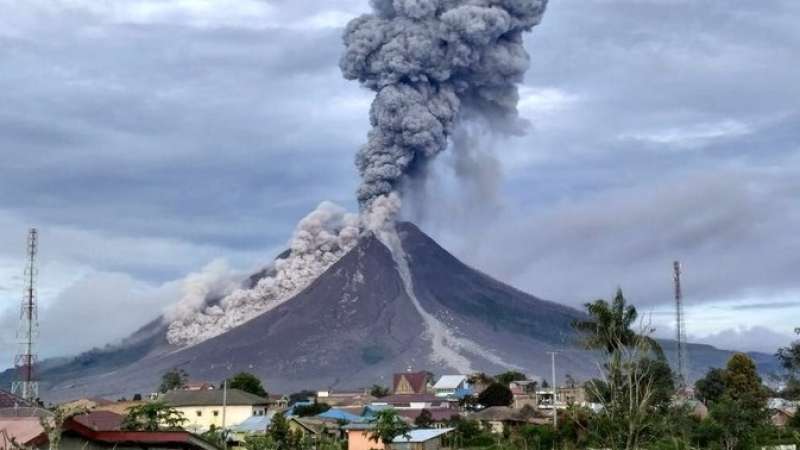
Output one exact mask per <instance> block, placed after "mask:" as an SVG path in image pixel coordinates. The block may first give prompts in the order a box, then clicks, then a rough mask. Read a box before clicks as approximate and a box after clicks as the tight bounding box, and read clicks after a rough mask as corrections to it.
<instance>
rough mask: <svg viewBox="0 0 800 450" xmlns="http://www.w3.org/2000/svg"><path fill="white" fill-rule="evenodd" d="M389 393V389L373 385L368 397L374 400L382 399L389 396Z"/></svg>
mask: <svg viewBox="0 0 800 450" xmlns="http://www.w3.org/2000/svg"><path fill="white" fill-rule="evenodd" d="M390 392H391V391H390V390H389V388H387V387H385V386H381V385H379V384H373V385H372V388H371V389H370V390H369V395H371V396H373V397H375V398H383V397H386V396H388V395H389V393H390Z"/></svg>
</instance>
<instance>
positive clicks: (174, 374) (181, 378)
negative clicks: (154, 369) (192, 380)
mask: <svg viewBox="0 0 800 450" xmlns="http://www.w3.org/2000/svg"><path fill="white" fill-rule="evenodd" d="M188 381H189V374H188V373H186V371H185V370H183V369H171V370H168V371H167V372H166V373H165V374H164V375H162V376H161V385H160V386H159V387H158V392H161V393H162V394H163V393H165V392H169V391H172V390H175V389H180V388H182V387H184V386H186V383H187V382H188Z"/></svg>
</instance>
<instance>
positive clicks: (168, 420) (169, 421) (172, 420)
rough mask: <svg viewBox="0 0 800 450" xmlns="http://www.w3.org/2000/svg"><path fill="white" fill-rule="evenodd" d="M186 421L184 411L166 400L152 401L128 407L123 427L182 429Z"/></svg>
mask: <svg viewBox="0 0 800 450" xmlns="http://www.w3.org/2000/svg"><path fill="white" fill-rule="evenodd" d="M184 422H186V418H185V417H183V413H181V412H180V411H178V410H176V409H175V408H171V407H169V406H168V405H167V404H166V403H164V402H150V403H145V404H143V405H138V406H132V407H130V408H128V414H127V415H126V416H125V419H124V420H123V421H122V429H124V430H128V431H162V430H180V429H181V427H182V426H183V424H184Z"/></svg>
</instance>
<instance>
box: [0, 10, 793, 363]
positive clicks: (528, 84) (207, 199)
mask: <svg viewBox="0 0 800 450" xmlns="http://www.w3.org/2000/svg"><path fill="white" fill-rule="evenodd" d="M6 3H8V4H4V8H3V11H4V14H3V17H0V61H2V62H3V70H2V71H0V157H1V158H2V160H3V164H0V179H1V180H3V181H2V189H0V211H1V212H2V216H0V217H2V218H1V219H0V244H2V245H0V262H2V263H3V266H2V267H3V268H5V267H6V266H9V265H10V267H13V266H15V265H16V266H18V267H19V268H20V270H21V268H22V260H21V257H20V254H19V253H20V252H19V245H18V244H19V242H22V241H23V240H24V233H25V228H26V227H27V226H29V225H34V224H37V225H40V226H41V227H42V228H43V238H46V239H45V240H44V241H43V245H44V247H43V252H45V254H43V257H45V258H47V264H49V266H50V267H51V269H50V270H49V271H48V272H46V273H43V280H42V283H43V284H46V286H45V287H46V289H45V292H44V293H43V296H44V298H43V301H44V302H45V303H46V304H47V305H49V306H47V308H43V319H42V320H43V324H45V323H47V322H45V315H47V316H48V317H47V319H46V320H48V321H50V322H49V323H50V325H49V326H50V327H52V328H53V329H54V330H58V331H60V332H64V333H75V332H78V331H80V330H71V329H68V328H63V327H66V325H64V324H61V321H60V318H63V319H64V321H69V320H72V319H71V318H73V317H74V316H71V315H70V314H71V312H70V311H67V310H65V309H64V306H65V305H67V304H70V303H71V302H72V303H73V304H75V305H79V303H74V302H77V300H75V299H76V298H77V297H79V295H78V294H79V293H81V292H82V291H81V290H80V287H81V286H83V288H86V285H87V283H90V282H91V280H95V279H98V283H101V284H102V285H103V286H105V287H104V289H103V292H105V294H101V295H99V296H90V294H91V293H86V296H87V298H88V299H90V300H91V301H97V302H102V301H103V298H106V299H107V298H108V297H109V295H107V293H108V292H113V291H114V290H115V289H114V288H112V287H110V286H114V285H115V286H117V288H118V289H117V290H119V291H120V292H123V291H124V292H130V291H147V292H157V291H158V289H159V288H160V287H161V286H162V284H163V283H165V282H168V281H169V280H172V279H177V278H179V277H180V276H182V275H183V274H186V273H189V272H192V271H196V270H197V269H199V268H200V267H202V266H203V265H205V263H207V262H208V261H210V260H212V259H215V258H217V257H221V256H222V257H226V258H228V259H229V260H230V261H231V263H232V264H233V265H234V266H236V267H252V266H255V265H257V264H258V263H259V262H263V261H265V260H267V259H269V258H270V257H271V256H273V255H274V252H275V251H276V249H278V248H280V247H282V246H283V245H284V244H285V242H286V240H287V238H288V237H289V236H288V233H289V232H290V230H291V229H292V228H293V226H294V224H295V223H296V222H297V220H298V219H299V218H300V217H302V216H303V215H305V214H306V213H307V212H308V211H309V210H311V209H312V208H313V206H315V205H316V204H317V203H319V201H321V200H324V199H329V200H334V201H336V202H339V203H342V204H345V205H347V206H349V207H350V208H351V209H354V208H355V205H356V201H355V198H354V192H355V189H356V187H357V183H358V180H357V173H356V170H355V168H354V167H353V164H352V155H353V154H354V153H355V151H356V150H357V149H358V147H359V146H360V144H361V142H362V140H363V136H364V135H365V133H366V132H367V129H368V127H369V123H368V121H367V119H366V118H367V116H368V111H369V101H370V98H371V94H370V93H368V92H365V91H362V90H361V89H359V88H358V87H356V86H354V83H348V82H346V81H344V80H342V79H341V74H340V73H339V71H338V68H337V62H338V56H339V54H340V53H341V48H342V47H341V41H340V39H339V36H340V34H341V29H340V28H339V27H341V26H343V25H344V24H345V23H346V22H347V20H348V18H349V17H352V16H354V15H356V14H358V13H361V12H366V11H367V10H368V4H367V2H366V1H360V0H359V1H356V0H352V1H341V2H338V1H337V2H335V4H333V3H334V2H323V1H320V0H303V1H288V0H284V1H277V0H273V1H265V2H262V1H256V0H242V1H238V2H220V3H219V4H218V6H213V7H209V8H207V9H203V8H194V7H191V6H190V5H189V3H186V2H179V3H167V2H160V1H155V0H152V1H149V0H148V1H125V0H116V1H112V2H90V1H84V2H80V1H75V2H69V6H68V7H67V6H64V4H59V3H54V2H48V1H44V0H31V1H30V2H24V3H20V2H12V3H9V2H6ZM215 5H217V4H215ZM799 13H800V4H798V3H797V2H794V1H791V0H781V1H775V2H769V4H767V3H763V2H747V3H739V4H737V5H736V7H733V6H731V5H730V4H729V2H725V1H722V0H719V1H710V2H695V1H689V0H677V1H676V0H663V1H660V0H649V1H641V0H613V1H612V0H560V1H557V2H552V3H551V4H550V6H549V9H548V11H547V13H546V15H545V17H544V20H543V22H542V24H541V25H540V26H538V27H536V29H535V30H534V32H533V33H532V35H531V36H530V38H529V39H527V42H526V48H527V49H528V50H529V52H530V54H531V66H530V70H529V72H528V73H527V75H526V79H525V86H523V88H522V89H521V101H520V107H519V109H520V113H521V115H522V116H523V117H524V118H527V119H529V120H530V121H531V123H532V126H533V127H532V130H531V131H530V132H529V133H528V134H527V135H526V136H524V137H519V138H513V139H508V140H502V141H493V142H487V143H486V144H487V145H481V149H480V152H481V153H479V156H480V157H481V158H479V159H478V161H490V164H488V165H489V166H490V167H489V169H491V170H489V171H488V172H487V173H488V175H487V178H485V179H484V180H483V181H486V182H487V184H486V185H485V186H483V185H481V184H480V183H479V184H476V185H475V186H474V187H473V188H474V189H472V191H474V194H470V192H471V190H470V189H461V188H459V187H458V183H461V182H463V181H459V178H458V177H457V176H456V174H455V171H456V170H463V169H464V165H463V161H461V162H459V161H457V160H454V159H453V158H451V157H448V156H447V155H448V152H445V153H444V154H443V156H444V158H442V159H440V160H439V161H437V163H436V164H434V166H433V167H431V168H430V170H431V171H433V172H434V173H435V175H436V178H435V179H434V180H433V181H432V182H433V183H437V184H439V186H436V189H435V190H433V191H435V192H436V196H437V197H436V200H437V204H438V205H440V208H437V210H436V211H425V214H423V215H421V216H420V217H424V223H423V226H424V228H425V229H426V230H428V231H430V232H431V233H432V234H434V236H435V237H437V238H438V239H440V240H441V241H442V242H443V243H445V244H446V246H447V247H448V248H451V249H453V250H454V251H455V252H456V253H457V254H458V255H459V256H462V257H464V258H465V259H466V260H467V261H468V262H470V263H472V264H473V265H476V266H478V267H480V268H482V269H484V270H485V271H487V272H489V273H490V274H493V275H497V276H499V277H500V278H502V279H504V280H506V281H509V282H512V283H513V284H515V285H517V286H520V287H522V288H524V289H526V290H528V291H530V292H532V293H534V294H537V295H540V296H543V297H548V298H552V299H556V300H562V301H564V302H566V303H570V304H573V305H578V304H580V303H582V302H584V301H586V300H589V299H591V298H595V297H598V296H604V295H610V294H611V293H612V292H613V289H614V288H615V287H616V286H617V285H622V286H623V287H625V288H626V291H627V292H628V293H629V296H630V297H631V299H632V300H633V301H635V302H637V303H639V304H642V305H643V309H648V308H651V307H652V308H660V305H662V304H664V303H668V301H669V298H670V289H671V286H670V278H669V276H670V274H669V267H670V263H671V261H672V259H674V258H680V259H681V260H682V261H683V262H684V265H685V268H686V285H687V301H690V302H693V303H695V304H701V305H702V304H706V303H709V302H714V301H719V300H735V299H747V300H748V302H750V303H751V304H753V305H764V304H765V306H764V307H765V308H768V307H769V304H770V303H775V302H784V300H783V298H784V297H785V298H794V297H792V296H791V295H792V293H793V292H794V293H796V292H800V285H798V281H797V279H796V276H794V274H793V273H792V272H791V268H793V267H797V263H798V259H797V258H798V256H797V255H800V252H798V250H800V241H798V237H797V236H796V232H795V231H794V230H796V229H798V225H800V223H799V222H800V210H799V209H798V205H797V202H796V199H797V198H798V194H800V186H798V182H797V180H798V179H800V177H798V175H800V174H798V167H800V145H799V144H798V143H799V142H800V130H798V128H797V126H796V123H797V121H798V119H799V118H800V108H799V107H798V102H797V99H798V98H800V82H798V80H797V77H796V76H795V75H794V74H796V73H798V71H800V67H798V65H800V63H799V62H798V61H797V58H796V57H795V55H796V53H797V51H798V48H800V30H799V29H798V28H797V27H796V24H795V23H794V18H795V17H797V16H798V14H799ZM481 144H483V143H481ZM484 147H485V148H484ZM492 152H493V153H494V154H493V155H492ZM484 153H485V155H484ZM449 154H450V155H452V153H449ZM470 162H474V161H470ZM459 164H461V165H459ZM495 164H496V165H495ZM478 165H479V166H481V164H478ZM473 166H474V165H473ZM473 166H470V167H469V168H470V170H471V172H473V173H484V172H481V171H477V172H476V171H475V170H472V169H473V168H474V167H473ZM501 174H502V175H503V176H502V177H500V176H499V175H501ZM498 180H500V181H498ZM495 183H497V184H495ZM468 187H469V186H468ZM483 187H486V188H487V189H483ZM465 192H466V194H465ZM487 192H488V198H490V199H492V201H486V198H487V197H486V195H487ZM421 198H424V196H421ZM494 199H496V200H497V201H494ZM484 203H485V204H488V205H490V207H489V208H485V207H483V206H482V205H483V204H484ZM437 212H438V213H439V214H437ZM6 263H8V264H6ZM3 273H4V274H5V272H3ZM9 273H11V272H9ZM108 273H111V274H113V275H97V274H108ZM88 274H94V275H88ZM82 277H90V278H82ZM91 277H93V278H91ZM81 279H83V280H84V281H76V280H81ZM87 280H89V281H87ZM15 283H16V281H14V280H2V281H1V282H0V285H2V288H0V289H4V290H2V291H0V293H2V297H3V298H4V299H6V298H8V299H9V301H5V302H4V303H5V304H7V305H11V306H14V305H16V299H17V297H18V295H17V292H18V290H17V289H16V287H17V286H16V285H15ZM76 283H77V284H76ZM69 286H74V289H75V290H73V291H70V292H72V294H70V295H67V292H68V291H65V289H67V290H69V289H73V288H70V287H69ZM81 295H83V294H81ZM781 296H783V297H781ZM122 297H123V298H124V299H125V300H124V302H125V304H126V305H129V306H128V307H130V308H131V311H132V313H131V318H132V321H133V319H135V320H144V319H145V318H146V317H145V316H147V314H145V313H148V314H151V315H155V314H157V312H159V311H160V309H159V310H158V311H155V312H154V311H152V309H153V305H154V304H156V303H159V302H162V301H163V302H167V301H168V300H166V299H164V298H162V297H157V298H158V300H153V299H151V298H150V297H147V298H148V299H144V298H140V297H138V296H136V295H133V294H131V296H125V295H123V296H122ZM777 297H781V298H780V300H775V298H777ZM760 299H763V300H760ZM12 300H13V301H12ZM106 301H108V300H106ZM62 302H63V305H62V306H61V307H57V305H61V304H62ZM111 304H114V303H113V301H112V302H111ZM80 305H83V303H80ZM137 305H138V306H137ZM101 310H102V308H101ZM134 310H135V311H134ZM752 311H753V310H752V309H750V310H746V311H740V314H741V321H742V323H743V324H746V325H747V326H748V328H752V327H754V326H759V325H763V321H764V320H767V319H764V318H763V315H760V316H759V317H761V319H759V320H762V322H759V323H750V322H748V320H749V318H750V316H751V314H749V313H751V312H752ZM140 312H141V314H140ZM779 319H780V320H782V321H784V322H788V321H791V320H793V319H792V318H791V317H781V318H779ZM711 321H712V320H711V318H709V322H711ZM65 323H66V322H65ZM788 325H789V324H788V323H786V324H781V326H782V327H785V328H786V329H787V330H791V327H789V326H788ZM795 325H796V324H795ZM132 326H133V323H132V322H131V323H126V324H123V326H121V327H120V328H121V329H129V328H130V327H132ZM717 329H719V328H717ZM697 331H702V330H697ZM115 333H116V332H115V331H114V330H111V329H107V328H102V327H101V328H98V330H97V331H96V332H94V333H93V334H92V335H91V336H88V335H87V337H86V338H85V339H84V338H83V337H81V338H80V339H79V340H78V342H79V345H78V344H76V345H75V346H74V347H70V348H65V347H59V350H58V351H64V352H66V351H75V350H77V349H78V348H79V347H80V348H83V347H86V346H90V345H102V344H104V343H105V342H106V341H107V340H108V339H113V338H116V337H118V334H115ZM705 334H708V333H699V335H705ZM43 339H44V335H43ZM720 339H721V338H720ZM741 339H743V340H754V339H758V337H757V336H756V335H754V334H752V333H751V334H746V333H745V334H744V335H742V336H741ZM92 341H95V343H92ZM720 342H721V341H720ZM53 345H55V344H53Z"/></svg>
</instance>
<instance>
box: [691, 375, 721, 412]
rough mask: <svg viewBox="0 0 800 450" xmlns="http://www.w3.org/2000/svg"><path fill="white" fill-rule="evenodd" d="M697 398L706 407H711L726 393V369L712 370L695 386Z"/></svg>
mask: <svg viewBox="0 0 800 450" xmlns="http://www.w3.org/2000/svg"><path fill="white" fill-rule="evenodd" d="M694 387H695V392H696V394H697V397H698V398H699V399H700V400H701V401H702V402H703V403H705V404H706V405H711V404H712V403H715V402H716V401H717V400H719V399H720V398H722V394H724V393H725V369H720V368H712V369H711V370H709V371H708V372H707V373H706V375H705V376H704V377H703V378H701V379H699V380H697V381H696V382H695V384H694Z"/></svg>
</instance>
